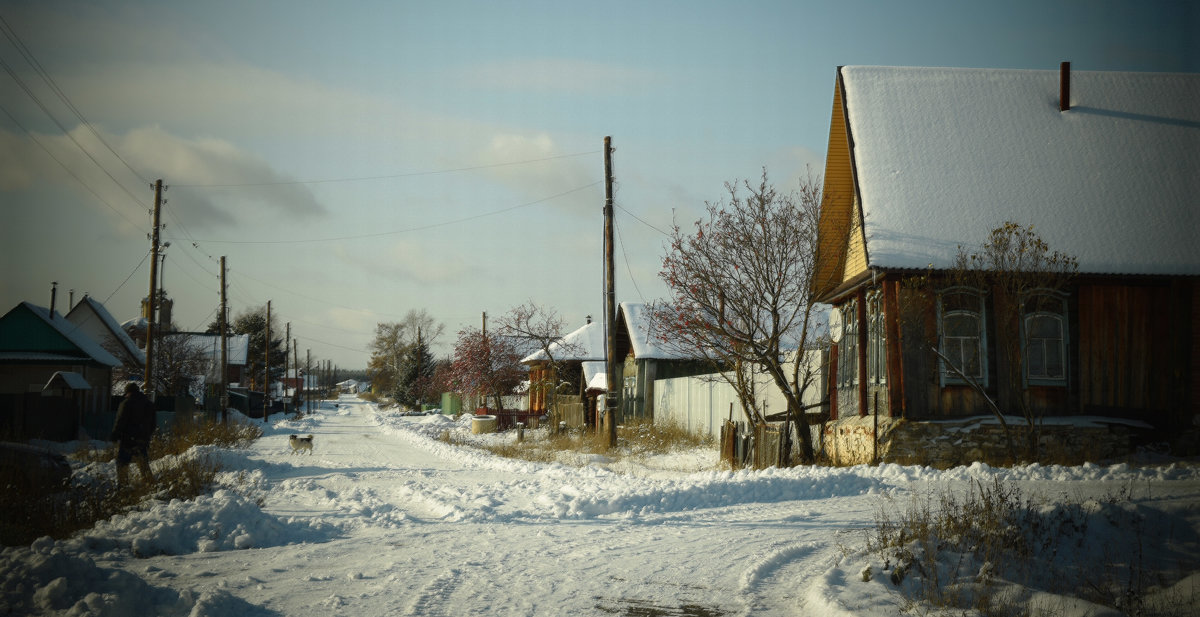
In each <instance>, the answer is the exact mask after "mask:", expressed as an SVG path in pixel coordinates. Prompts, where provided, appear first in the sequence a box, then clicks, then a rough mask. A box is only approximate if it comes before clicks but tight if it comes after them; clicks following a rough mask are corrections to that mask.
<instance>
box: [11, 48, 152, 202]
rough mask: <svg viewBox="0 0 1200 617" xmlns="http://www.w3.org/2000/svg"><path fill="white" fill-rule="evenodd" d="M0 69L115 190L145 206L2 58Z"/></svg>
mask: <svg viewBox="0 0 1200 617" xmlns="http://www.w3.org/2000/svg"><path fill="white" fill-rule="evenodd" d="M0 68H3V69H4V70H5V72H7V73H8V75H9V76H10V77H12V79H13V81H15V82H17V85H18V86H20V87H21V90H22V91H24V92H25V94H26V95H27V96H29V98H30V99H32V100H33V102H34V103H35V104H37V106H38V107H39V108H40V109H41V110H42V112H43V113H45V114H46V117H48V118H50V120H51V121H52V122H54V124H55V125H56V126H58V128H59V130H61V131H62V133H63V135H65V136H66V137H67V139H70V140H71V143H74V144H75V147H77V148H79V151H80V152H82V153H83V154H84V155H85V156H87V157H88V158H89V159H91V161H92V163H94V164H95V165H96V167H98V168H99V169H100V171H102V172H104V175H106V176H108V178H109V180H112V181H113V184H116V185H117V188H119V189H121V190H122V191H123V192H124V193H125V194H126V195H128V196H129V198H130V199H131V200H133V203H135V204H138V205H142V206H145V205H146V204H144V203H143V202H142V201H141V200H140V199H138V198H137V197H135V196H134V194H133V193H130V192H129V189H127V188H125V185H124V184H121V182H120V181H118V180H117V178H116V177H115V176H113V175H112V173H110V172H109V171H108V169H106V168H105V167H104V166H103V165H101V164H100V161H98V160H96V157H95V156H93V155H92V153H91V152H89V151H88V149H87V148H84V147H83V144H81V143H79V140H78V139H75V136H74V135H72V134H71V131H69V130H67V127H66V126H64V125H63V123H62V122H61V121H59V119H58V118H57V117H55V115H54V114H53V113H51V112H50V110H49V109H48V108H47V107H46V105H45V103H43V102H42V100H41V99H39V98H38V96H37V95H36V94H34V93H33V90H31V89H30V88H29V86H28V85H26V84H25V81H24V80H22V79H21V77H20V76H19V75H17V72H16V71H14V70H13V68H12V67H11V66H9V64H8V63H7V62H5V61H4V58H0Z"/></svg>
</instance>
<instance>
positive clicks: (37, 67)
mask: <svg viewBox="0 0 1200 617" xmlns="http://www.w3.org/2000/svg"><path fill="white" fill-rule="evenodd" d="M0 26H3V27H0V31H3V32H4V36H5V37H7V38H8V41H9V42H10V43H12V44H13V47H16V48H17V51H18V52H20V54H21V55H22V56H24V57H25V61H26V62H28V63H29V65H30V66H32V67H33V70H34V71H36V72H37V74H38V75H39V76H41V78H42V81H44V82H46V85H48V86H50V90H51V91H53V92H54V94H56V95H57V96H58V98H59V100H60V101H62V102H63V104H64V105H66V106H67V109H69V110H71V113H73V114H75V117H76V118H78V119H79V121H80V122H81V123H82V124H83V125H84V126H85V127H87V129H88V130H89V131H91V132H92V135H95V136H96V139H97V140H99V141H100V143H101V144H104V147H105V148H108V151H109V152H111V153H112V155H113V156H115V157H117V160H118V161H121V163H123V164H124V165H125V168H126V169H128V170H129V171H130V172H131V173H132V174H133V175H134V176H136V177H137V178H138V179H139V180H141V181H142V182H144V183H146V184H149V183H150V181H149V180H147V179H146V178H145V177H143V176H142V175H141V174H139V173H138V172H137V170H136V169H134V168H133V166H132V165H130V164H129V162H128V161H126V160H125V159H124V157H122V156H121V155H120V154H118V153H117V151H116V150H114V149H113V147H112V146H111V145H109V143H108V142H107V141H106V140H105V139H104V137H102V136H101V135H100V133H99V131H97V130H96V129H95V127H93V126H92V123H91V122H89V121H88V119H87V118H85V117H83V112H81V111H79V108H77V107H75V104H74V103H72V102H71V99H70V98H69V97H68V96H67V94H66V93H65V92H63V91H62V88H59V87H58V84H57V83H56V82H55V81H54V78H52V77H50V74H49V73H47V72H46V70H45V69H44V68H42V63H40V62H38V60H37V58H36V57H35V56H34V55H33V52H32V51H30V49H29V47H28V46H26V45H25V42H24V41H22V40H21V37H20V36H18V35H17V32H16V30H14V29H13V27H12V26H11V25H9V23H8V21H6V20H5V19H4V17H3V16H0Z"/></svg>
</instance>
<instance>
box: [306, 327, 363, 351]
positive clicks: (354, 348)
mask: <svg viewBox="0 0 1200 617" xmlns="http://www.w3.org/2000/svg"><path fill="white" fill-rule="evenodd" d="M292 338H294V339H297V340H302V341H309V342H312V343H320V344H321V345H328V346H329V347H337V348H338V349H345V350H346V351H358V352H361V353H367V351H368V350H367V349H364V348H362V347H346V346H345V345H338V344H337V343H328V342H326V341H321V340H317V339H315V338H312V337H308V336H300V335H299V334H296V333H295V332H293V333H292Z"/></svg>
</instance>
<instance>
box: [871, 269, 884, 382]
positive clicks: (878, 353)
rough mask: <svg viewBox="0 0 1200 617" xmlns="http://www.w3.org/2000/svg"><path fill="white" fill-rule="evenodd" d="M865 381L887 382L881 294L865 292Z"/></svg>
mask: <svg viewBox="0 0 1200 617" xmlns="http://www.w3.org/2000/svg"><path fill="white" fill-rule="evenodd" d="M867 381H868V383H871V384H874V385H882V384H885V383H887V332H886V331H885V330H884V321H883V294H882V293H881V292H879V291H873V292H871V293H869V294H867Z"/></svg>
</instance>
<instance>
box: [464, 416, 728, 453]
mask: <svg viewBox="0 0 1200 617" xmlns="http://www.w3.org/2000/svg"><path fill="white" fill-rule="evenodd" d="M525 435H526V439H525V441H522V442H520V443H518V442H517V441H516V440H515V439H514V440H512V441H507V440H506V441H504V442H502V443H492V442H485V441H482V440H473V439H471V438H469V437H459V436H457V435H455V434H454V433H451V432H450V431H444V432H443V433H442V434H441V440H442V441H444V442H446V443H449V444H452V445H465V446H470V447H475V448H481V449H484V450H487V451H488V452H491V453H492V454H495V455H497V456H504V457H507V458H514V459H520V460H525V461H534V462H541V463H551V462H563V460H564V459H566V458H569V457H570V456H571V455H603V456H605V457H606V458H608V459H609V460H610V461H617V460H620V459H623V458H627V457H628V458H635V457H641V456H654V455H658V454H666V453H669V452H673V451H678V450H683V449H689V448H695V447H701V446H704V447H715V443H714V440H713V439H712V438H711V437H704V436H700V435H696V434H694V433H689V432H688V431H687V430H685V429H683V428H682V427H680V426H677V425H673V424H665V425H663V424H658V425H656V424H653V423H650V422H644V423H631V424H629V425H619V426H617V446H616V447H615V448H608V447H607V444H606V441H607V440H606V439H605V436H604V435H603V434H600V433H597V432H592V431H588V430H568V431H565V432H556V433H549V432H546V431H529V430H527V431H526V432H525Z"/></svg>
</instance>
